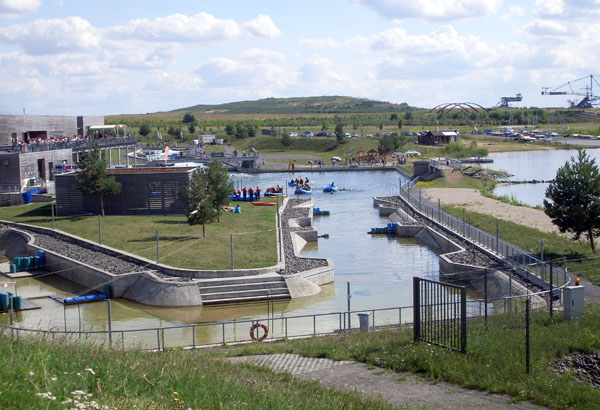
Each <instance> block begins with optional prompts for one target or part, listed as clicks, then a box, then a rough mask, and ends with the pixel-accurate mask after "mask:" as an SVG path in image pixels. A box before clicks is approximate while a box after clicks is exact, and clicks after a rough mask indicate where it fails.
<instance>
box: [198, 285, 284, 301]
mask: <svg viewBox="0 0 600 410" xmlns="http://www.w3.org/2000/svg"><path fill="white" fill-rule="evenodd" d="M275 296H287V297H290V293H289V291H288V289H287V288H286V287H283V288H275V289H269V290H267V289H248V290H236V291H230V292H213V293H203V294H202V301H203V302H205V301H208V300H214V299H239V298H242V299H243V298H248V297H252V298H253V297H261V298H263V299H269V298H272V297H275Z"/></svg>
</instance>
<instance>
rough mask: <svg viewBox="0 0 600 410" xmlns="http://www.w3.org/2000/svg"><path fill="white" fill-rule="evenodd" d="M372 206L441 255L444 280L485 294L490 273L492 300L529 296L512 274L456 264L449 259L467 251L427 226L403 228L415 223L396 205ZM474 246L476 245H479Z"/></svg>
mask: <svg viewBox="0 0 600 410" xmlns="http://www.w3.org/2000/svg"><path fill="white" fill-rule="evenodd" d="M373 206H375V207H377V208H378V209H379V210H380V215H382V216H390V219H391V220H393V221H394V222H399V223H397V224H396V232H395V233H396V234H397V235H398V236H401V237H412V238H416V239H418V240H419V242H421V243H423V244H425V245H427V246H428V247H429V248H431V249H433V250H437V251H438V252H441V253H440V255H439V271H440V278H441V279H442V280H444V279H447V280H452V281H455V280H460V281H464V282H465V283H468V284H469V286H470V287H472V288H473V289H475V290H476V291H478V292H480V293H483V291H484V288H485V275H486V274H487V288H488V297H489V298H490V299H496V298H501V297H504V296H506V295H509V294H526V293H527V288H526V287H525V286H523V285H522V284H520V283H518V282H516V281H512V280H510V278H509V275H507V274H506V273H504V272H502V271H499V270H496V269H490V268H486V267H482V266H476V265H468V264H462V263H456V262H453V261H452V260H451V259H450V256H451V255H452V254H455V253H459V252H464V251H465V250H464V248H463V247H461V246H460V245H458V244H457V243H455V242H453V241H452V240H450V239H449V238H448V237H446V236H444V235H443V234H441V233H440V232H438V231H435V230H433V229H431V228H429V227H427V226H423V225H417V224H411V225H402V224H401V223H406V222H407V220H409V221H410V220H412V222H414V219H413V218H411V217H410V216H408V215H407V214H406V212H404V211H403V210H402V209H399V208H397V206H396V205H395V204H394V203H392V202H389V201H386V200H385V199H383V198H373ZM391 208H394V212H390V209H391ZM440 227H441V228H442V229H443V231H447V229H446V228H445V227H442V226H440ZM453 234H455V233H453ZM474 245H475V246H477V245H476V244H474ZM477 248H478V249H481V248H480V247H479V246H477ZM481 251H482V252H483V253H485V254H486V255H488V256H490V257H492V258H493V259H495V260H498V256H497V255H494V254H491V252H489V251H487V250H485V249H481ZM538 299H540V300H539V301H537V303H542V304H543V303H544V302H543V299H542V298H538Z"/></svg>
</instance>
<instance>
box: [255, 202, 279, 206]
mask: <svg viewBox="0 0 600 410" xmlns="http://www.w3.org/2000/svg"><path fill="white" fill-rule="evenodd" d="M250 203H251V204H252V205H256V206H274V205H277V202H250Z"/></svg>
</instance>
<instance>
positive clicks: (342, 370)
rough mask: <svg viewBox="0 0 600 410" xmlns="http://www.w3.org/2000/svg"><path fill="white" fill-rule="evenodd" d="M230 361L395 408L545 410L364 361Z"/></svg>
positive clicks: (276, 357)
mask: <svg viewBox="0 0 600 410" xmlns="http://www.w3.org/2000/svg"><path fill="white" fill-rule="evenodd" d="M226 360H228V361H230V362H233V363H248V364H251V365H254V366H259V367H269V368H271V369H272V370H273V371H275V372H278V373H282V372H286V373H289V374H291V375H293V376H295V377H297V378H299V379H302V380H317V381H319V382H321V384H322V385H323V386H325V387H330V388H335V389H340V390H351V391H355V392H358V393H359V394H361V395H364V396H373V397H381V398H383V399H384V400H386V401H387V402H389V403H390V404H392V405H394V406H410V407H414V408H428V409H443V410H454V409H461V410H462V409H473V410H475V409H494V410H496V409H498V410H503V409H520V410H530V409H531V410H532V409H542V408H543V407H540V406H537V405H534V404H532V403H529V402H521V403H517V404H511V403H510V400H511V397H510V396H507V395H501V394H490V393H486V392H483V391H479V390H470V389H465V388H462V387H458V386H455V385H453V384H450V383H446V382H440V383H432V382H430V381H427V380H424V379H421V378H419V377H416V376H414V375H412V374H398V373H394V372H391V371H387V370H385V369H382V368H378V367H374V366H369V365H366V364H364V363H360V362H353V361H335V360H331V359H316V358H311V357H303V356H299V355H295V354H273V355H257V356H240V357H231V358H227V359H226Z"/></svg>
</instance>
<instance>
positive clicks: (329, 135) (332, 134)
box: [327, 132, 336, 138]
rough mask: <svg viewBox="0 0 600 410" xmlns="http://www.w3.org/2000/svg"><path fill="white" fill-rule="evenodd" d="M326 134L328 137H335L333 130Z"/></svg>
mask: <svg viewBox="0 0 600 410" xmlns="http://www.w3.org/2000/svg"><path fill="white" fill-rule="evenodd" d="M327 136H328V137H333V138H335V137H336V135H335V132H330V133H329V134H327Z"/></svg>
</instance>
